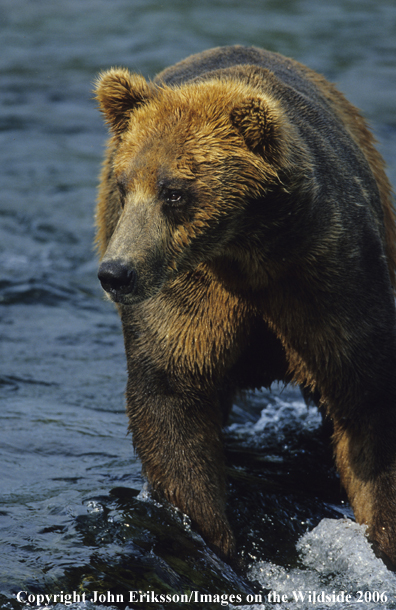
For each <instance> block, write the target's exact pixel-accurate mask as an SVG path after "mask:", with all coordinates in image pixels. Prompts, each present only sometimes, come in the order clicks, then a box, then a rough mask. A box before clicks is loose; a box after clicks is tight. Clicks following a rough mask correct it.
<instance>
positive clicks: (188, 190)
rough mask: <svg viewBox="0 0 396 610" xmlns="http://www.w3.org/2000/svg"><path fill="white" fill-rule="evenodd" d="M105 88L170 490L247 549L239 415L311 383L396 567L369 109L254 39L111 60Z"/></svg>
mask: <svg viewBox="0 0 396 610" xmlns="http://www.w3.org/2000/svg"><path fill="white" fill-rule="evenodd" d="M96 95H97V99H98V101H99V105H100V109H101V111H102V112H103V113H104V116H105V119H106V122H107V123H108V125H109V128H110V131H111V139H110V141H109V144H108V152H107V156H106V161H105V164H104V168H103V172H102V176H101V184H100V192H99V202H98V208H97V228H98V232H97V242H98V245H99V249H100V254H101V257H102V260H101V265H100V269H99V279H100V281H101V283H102V286H103V288H104V290H105V291H106V292H107V293H108V295H109V296H110V297H111V299H112V300H113V301H114V302H115V303H117V307H118V310H119V313H120V316H121V319H122V324H123V332H124V338H125V349H126V356H127V364H128V385H127V394H126V395H127V409H128V414H129V420H130V430H131V431H132V434H133V442H134V446H135V448H136V450H137V453H138V455H139V456H140V459H141V461H142V465H143V471H144V473H145V475H146V477H147V478H148V481H149V483H150V486H151V489H152V490H153V493H154V494H158V495H160V496H161V497H163V498H165V499H167V500H168V501H169V502H171V503H173V504H174V505H175V506H177V507H178V508H179V509H181V510H182V511H184V512H185V513H187V514H188V515H189V516H190V517H191V520H192V523H193V524H194V526H195V528H196V529H197V530H198V531H199V532H200V533H201V534H202V536H203V537H204V539H205V540H206V541H207V542H208V544H209V545H211V546H212V547H213V548H214V549H215V550H217V552H218V553H219V554H220V555H222V556H224V557H226V558H231V557H232V556H233V555H234V553H235V543H234V536H233V533H232V531H231V528H230V525H229V523H228V520H227V517H226V513H225V503H226V482H225V465H224V455H223V447H222V426H223V425H224V424H225V422H226V421H227V416H228V414H229V411H230V409H231V405H232V402H233V398H234V396H235V394H236V393H237V392H238V391H240V390H245V389H249V388H259V387H262V386H267V387H268V386H270V385H271V383H272V382H273V381H275V380H280V381H283V382H292V383H294V384H299V385H300V386H301V387H302V388H304V391H305V393H307V392H308V393H310V394H311V395H312V396H315V397H316V398H317V402H318V404H319V406H320V407H321V409H322V410H323V412H324V413H325V414H326V415H327V416H328V417H329V418H330V419H331V420H332V422H333V426H334V434H333V443H334V452H335V459H336V463H337V467H338V470H339V472H340V476H341V480H342V483H343V485H344V486H345V489H346V491H347V494H348V497H349V500H350V502H351V505H352V507H353V509H354V512H355V516H356V519H357V520H358V521H359V522H360V523H366V524H367V525H368V533H369V535H370V536H371V539H372V540H373V541H375V542H376V543H377V545H378V547H379V548H380V549H381V550H382V551H383V552H384V553H385V554H387V555H388V557H389V558H390V559H391V560H392V561H393V562H395V563H396V314H395V302H394V296H393V292H392V285H393V288H394V287H395V286H396V280H395V271H396V250H395V244H396V229H395V220H394V215H393V212H392V207H391V195H390V186H389V183H388V180H387V178H386V175H385V173H384V163H383V161H382V159H381V157H380V155H379V154H378V152H377V151H376V149H375V148H374V143H373V142H374V140H373V137H372V135H371V134H370V132H369V130H368V128H367V126H366V123H365V121H364V120H363V118H362V117H361V116H360V114H359V113H358V111H357V110H356V109H355V108H354V107H353V106H352V105H350V104H349V103H348V102H347V101H346V99H345V98H344V97H343V96H342V95H341V94H340V93H339V92H338V91H337V90H336V89H335V87H334V86H333V85H331V84H329V83H328V82H327V81H326V80H325V79H324V78H323V77H322V76H319V75H318V74H316V73H315V72H312V71H311V70H309V69H308V68H306V67H304V66H303V65H301V64H299V63H297V62H295V61H293V60H291V59H287V58H285V57H282V56H281V55H278V54H276V53H270V52H268V51H264V50H261V49H258V48H245V47H242V46H235V47H224V48H217V49H213V50H209V51H206V52H203V53H200V54H198V55H194V56H192V57H190V58H188V59H186V60H184V61H182V62H180V63H178V64H176V65H175V66H173V67H170V68H168V69H166V70H164V71H163V72H161V73H160V74H159V75H158V76H157V77H156V78H155V79H154V80H153V81H150V82H147V81H146V80H145V79H144V78H143V77H142V76H139V75H137V74H131V73H129V72H128V70H126V69H111V70H109V71H107V72H105V73H103V74H102V75H101V76H100V77H99V79H98V82H97V87H96Z"/></svg>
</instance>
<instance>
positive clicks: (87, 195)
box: [0, 0, 396, 610]
mask: <svg viewBox="0 0 396 610" xmlns="http://www.w3.org/2000/svg"><path fill="white" fill-rule="evenodd" d="M234 43H240V44H255V45H259V46H265V47H267V48H269V49H271V50H275V51H279V52H281V53H284V54H286V55H290V56H293V57H295V58H296V59H298V60H300V61H302V62H303V63H306V64H308V65H309V66H311V67H312V68H314V69H316V70H318V71H320V72H322V73H324V74H325V75H326V76H327V77H328V78H330V79H331V80H333V81H336V82H337V83H338V85H339V87H340V88H341V89H342V90H343V91H344V92H345V93H346V95H347V96H348V97H349V98H350V99H351V101H353V102H354V103H355V104H356V105H358V106H359V107H361V108H362V109H363V110H364V112H365V114H366V116H367V117H368V118H369V120H370V121H371V123H372V125H373V127H374V131H375V133H376V135H377V138H378V139H379V147H380V150H381V152H382V154H383V155H384V157H385V158H386V160H387V162H388V166H389V176H390V179H391V181H392V182H393V184H396V138H395V133H396V87H395V82H396V80H395V79H396V5H395V4H394V2H393V0H389V1H387V0H335V1H334V2H331V3H328V2H324V1H323V2H321V1H320V0H319V1H316V0H315V1H313V0H306V1H303V0H283V1H279V0H277V1H276V2H275V1H273V0H266V1H262V0H260V1H254V0H245V2H243V3H241V2H236V1H234V0H227V1H226V0H210V1H209V0H190V1H189V2H188V3H187V2H184V1H183V0H169V1H168V2H166V3H165V2H155V1H153V0H112V2H108V1H107V0H90V1H89V0H86V1H85V2H81V1H80V0H68V1H67V2H63V3H60V2H53V1H50V0H34V1H32V0H2V3H1V6H0V48H1V53H0V85H1V89H0V90H1V105H0V142H1V146H0V180H1V201H0V268H1V275H0V325H1V338H2V340H1V343H0V349H1V356H2V357H1V369H0V394H1V401H2V402H1V405H2V406H1V411H0V461H1V474H0V490H1V498H2V500H1V507H0V539H1V547H0V606H1V607H4V608H8V609H10V608H15V609H16V610H20V609H22V608H24V607H25V606H26V594H22V595H19V601H18V598H17V595H18V593H19V592H20V591H26V592H27V594H28V595H31V596H33V597H31V598H30V600H31V601H30V605H31V606H34V605H35V603H36V602H37V601H42V600H41V598H39V597H38V596H40V595H55V594H58V595H60V594H61V592H63V594H64V595H68V594H69V595H71V594H73V593H74V594H75V595H80V596H83V594H85V596H86V597H85V599H86V600H91V599H94V600H95V599H96V598H95V593H94V592H95V591H96V592H98V593H97V594H104V595H105V598H100V599H98V603H99V602H100V601H101V600H102V599H103V603H105V605H108V604H110V605H112V606H116V605H117V603H116V601H117V599H116V598H115V601H114V603H113V599H112V597H111V595H113V594H114V595H115V594H118V595H119V598H118V606H119V607H123V606H125V605H129V607H130V608H140V607H145V608H148V609H150V608H172V607H184V608H188V607H205V608H212V607H213V608H219V607H222V604H223V606H224V605H226V603H229V602H231V601H232V600H231V598H227V599H225V598H224V597H223V598H222V600H220V599H219V600H216V599H215V598H213V599H212V601H210V598H209V597H207V598H204V601H201V602H199V603H195V602H194V600H195V599H196V598H195V597H194V595H198V594H199V595H201V594H207V595H213V596H215V595H216V594H217V595H226V596H227V595H228V596H230V595H235V596H237V595H239V596H240V598H241V603H246V601H247V600H248V601H249V600H250V599H254V597H253V598H249V597H248V596H249V595H253V596H254V595H261V596H262V603H261V604H260V603H259V602H258V600H259V598H258V597H257V598H256V600H257V603H256V604H254V605H253V607H256V608H257V607H260V608H262V607H265V608H273V607H276V608H280V609H282V610H283V609H284V608H287V609H289V608H290V609H294V608H301V609H304V608H311V607H313V602H312V599H311V601H310V599H309V597H308V595H309V592H310V591H311V592H317V594H318V595H319V594H320V592H321V591H323V590H324V591H325V592H326V593H329V594H332V593H333V591H335V593H336V594H339V592H340V591H345V592H346V593H349V594H351V596H352V597H351V600H349V601H348V603H346V602H342V603H341V602H338V601H335V602H334V603H333V602H329V604H330V605H329V604H328V603H327V602H323V604H322V602H319V603H318V602H316V603H315V607H316V608H325V607H326V608H327V607H333V608H337V609H338V608H341V607H342V608H344V607H345V608H356V607H357V608H396V598H395V594H396V583H395V576H394V574H393V573H392V572H390V571H389V570H387V568H386V567H385V566H384V564H383V563H382V562H381V561H380V560H379V559H378V558H376V557H375V556H374V554H373V552H372V549H371V547H370V545H369V544H368V542H367V540H366V539H365V537H364V532H363V530H362V528H361V527H360V526H357V525H356V524H354V522H353V515H352V513H351V510H350V508H349V506H348V504H347V503H346V501H345V498H344V496H343V495H342V493H341V491H340V488H339V483H338V479H337V476H336V473H335V471H334V467H333V464H332V460H331V454H330V451H329V448H328V445H327V442H326V433H325V431H324V430H322V428H321V426H320V418H319V415H318V414H317V412H316V410H315V409H313V408H311V409H309V410H308V409H307V408H306V407H305V405H304V403H303V402H302V400H301V398H300V396H299V394H298V392H297V391H296V390H291V389H285V390H282V388H274V390H273V392H272V393H269V392H264V393H261V394H260V393H258V394H254V395H252V396H250V397H248V398H247V399H246V400H245V401H244V402H241V403H240V404H238V405H235V408H234V412H233V418H232V422H231V425H230V428H229V430H228V432H227V457H228V461H229V480H230V497H229V513H230V520H231V522H232V525H233V527H234V529H235V532H236V537H237V543H238V549H239V557H240V559H241V562H242V565H243V568H242V569H241V570H239V571H238V573H237V572H236V571H234V570H232V569H231V568H230V567H228V566H225V565H224V564H222V562H221V561H220V560H219V559H218V558H217V557H216V556H215V555H213V554H212V553H211V552H210V551H209V550H208V549H207V547H206V546H205V544H204V543H203V541H202V539H201V538H200V537H199V536H198V535H197V534H195V533H194V532H193V531H192V530H191V528H190V527H189V524H188V520H186V519H185V518H184V517H183V516H182V515H180V514H178V513H177V512H175V511H172V510H170V509H169V508H166V507H163V506H159V505H156V504H153V503H152V502H151V501H150V499H149V498H147V495H146V494H145V492H144V487H143V486H144V481H143V480H142V478H141V475H140V465H139V462H138V460H137V459H136V457H135V456H134V455H133V453H132V449H131V439H130V438H129V437H128V436H127V435H126V428H127V421H126V416H125V414H124V398H123V392H124V386H125V383H126V372H125V359H124V354H123V344H122V336H121V329H120V324H119V321H118V318H117V315H116V313H115V311H114V308H113V307H112V305H110V304H109V303H107V302H106V301H105V300H104V299H103V298H102V294H101V291H100V288H99V286H98V281H97V279H96V267H97V263H96V259H95V254H94V252H93V248H92V240H93V220H92V218H93V209H94V202H95V188H96V183H97V175H98V172H99V167H100V162H101V157H102V154H103V150H104V142H105V138H106V132H105V129H104V127H103V125H102V120H101V118H100V116H99V113H98V112H97V111H96V110H95V103H94V102H93V100H92V93H91V90H92V83H93V81H94V79H95V76H96V74H97V73H98V72H99V71H100V70H102V69H105V68H107V67H109V66H111V65H126V66H128V67H130V68H132V69H134V70H137V71H140V72H142V73H143V74H145V75H147V76H153V75H154V74H155V73H156V72H157V71H158V70H161V69H162V68H164V67H165V66H167V65H170V64H172V63H174V62H175V61H177V60H179V59H182V58H183V57H185V56H187V55H189V54H191V53H194V52H198V51H201V50H203V49H205V48H209V47H212V46H216V45H221V44H234ZM149 589H150V590H152V591H154V592H157V593H158V594H164V595H165V594H168V595H169V596H170V599H171V600H173V601H171V602H170V603H168V602H167V601H166V600H165V601H163V602H162V601H161V600H159V599H157V600H156V599H155V598H154V599H147V598H143V600H142V601H141V602H140V601H136V599H135V598H134V597H133V596H132V598H130V593H129V591H139V590H141V591H143V592H146V591H148V590H149ZM271 591H275V592H277V593H278V594H279V595H286V596H287V601H286V602H282V601H279V603H278V602H277V601H276V602H275V601H268V593H269V592H271ZM293 591H294V592H296V593H297V594H298V595H300V594H299V592H301V595H304V596H305V597H304V598H302V597H301V596H300V597H297V600H295V599H294V598H293ZM359 591H362V592H366V593H369V594H370V595H371V597H370V599H369V597H368V595H366V597H364V596H363V597H362V599H359ZM107 592H110V593H109V595H107ZM376 592H377V593H378V595H380V594H381V595H382V597H379V598H378V599H377V598H376V597H374V594H375V593H376ZM187 593H188V594H189V595H190V594H191V593H193V596H192V598H191V599H192V602H191V604H189V603H183V604H182V603H180V604H178V603H177V599H178V598H177V597H173V598H172V596H180V595H182V594H187ZM362 594H363V593H362ZM120 596H122V598H123V600H124V603H122V601H121V597H120ZM385 597H386V599H385ZM130 599H132V601H130ZM271 599H272V598H271ZM274 599H276V598H274ZM53 600H54V598H53V597H50V598H49V601H50V602H51V603H52V602H53ZM180 600H181V598H180ZM47 601H48V600H45V598H44V602H43V604H46V603H47ZM56 601H57V602H60V603H57V604H56V605H55V607H56V608H57V610H64V608H65V607H71V608H73V609H75V610H81V608H90V609H91V608H97V607H98V603H96V604H94V603H91V602H88V601H87V603H86V604H84V603H83V601H82V597H81V599H80V601H78V599H77V598H76V599H75V603H74V604H73V605H72V606H69V605H67V604H69V601H72V598H65V597H64V598H62V599H61V598H58V599H57V600H56ZM234 601H235V602H237V601H238V600H237V598H236V597H235V599H234ZM65 602H67V604H66V605H65ZM193 602H194V603H193ZM43 604H42V605H43ZM293 604H294V605H293Z"/></svg>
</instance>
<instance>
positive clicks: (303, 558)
mask: <svg viewBox="0 0 396 610" xmlns="http://www.w3.org/2000/svg"><path fill="white" fill-rule="evenodd" d="M297 550H298V551H299V555H300V566H301V567H298V568H292V569H290V570H287V569H285V568H284V567H280V566H277V565H275V564H272V563H269V562H257V563H256V564H254V565H253V566H252V567H251V569H250V574H249V575H250V578H251V579H252V580H256V581H258V582H259V583H260V584H261V585H262V586H263V589H264V590H266V591H263V603H262V604H255V605H249V606H238V608H239V610H245V609H246V610H248V609H249V610H262V609H264V608H265V609H266V610H267V609H268V608H276V609H277V610H313V609H315V610H322V609H323V610H324V609H327V608H332V609H333V610H345V609H348V608H354V609H357V608H360V609H361V610H369V609H370V610H371V609H375V610H379V609H382V610H390V609H395V608H396V575H395V574H394V573H393V572H390V571H389V570H388V569H387V568H386V567H385V565H384V563H383V562H382V561H381V559H379V558H377V557H376V556H375V554H374V552H373V550H372V548H371V545H370V544H369V542H368V540H367V538H366V536H365V527H364V526H361V525H358V524H357V523H355V522H353V521H351V520H349V519H342V520H336V519H323V520H322V521H321V522H320V523H319V525H318V526H317V527H316V528H314V529H313V530H312V531H311V532H307V533H306V534H304V535H303V536H302V537H301V538H300V540H299V542H298V543H297ZM269 589H270V590H271V591H273V592H275V593H276V595H278V596H279V598H277V597H274V596H272V598H270V601H268V590H269ZM282 595H283V596H286V598H284V601H283V602H282ZM347 595H350V598H347V597H346V596H347ZM278 599H280V602H278V603H277V602H275V600H278Z"/></svg>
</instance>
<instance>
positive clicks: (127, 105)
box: [95, 68, 151, 136]
mask: <svg viewBox="0 0 396 610" xmlns="http://www.w3.org/2000/svg"><path fill="white" fill-rule="evenodd" d="M95 93H96V99H97V100H98V102H99V108H100V110H101V111H102V112H103V113H104V115H105V116H106V122H107V123H108V124H109V125H110V129H111V130H112V132H113V133H114V134H115V135H117V136H120V135H121V134H122V133H123V131H125V129H126V127H127V125H128V121H129V118H130V114H131V111H132V110H134V109H135V108H136V107H137V106H139V105H141V104H144V103H145V102H146V101H147V99H148V98H149V97H150V94H151V90H150V87H149V85H148V83H147V81H146V80H145V79H144V78H143V76H140V75H139V74H131V73H130V72H129V71H128V70H126V69H123V68H112V69H111V70H108V71H107V72H104V73H102V74H100V75H99V78H98V80H97V82H96V87H95Z"/></svg>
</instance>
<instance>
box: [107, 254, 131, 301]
mask: <svg viewBox="0 0 396 610" xmlns="http://www.w3.org/2000/svg"><path fill="white" fill-rule="evenodd" d="M98 278H99V280H100V283H101V284H102V288H103V290H105V291H106V292H107V293H108V294H109V295H110V297H111V298H112V300H113V301H115V302H116V303H123V302H124V301H126V300H128V296H131V295H132V294H133V293H134V292H135V291H136V286H137V273H136V271H135V270H134V269H133V268H131V267H130V266H129V265H127V264H125V263H124V262H122V261H103V262H102V264H101V265H100V267H99V271H98Z"/></svg>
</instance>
